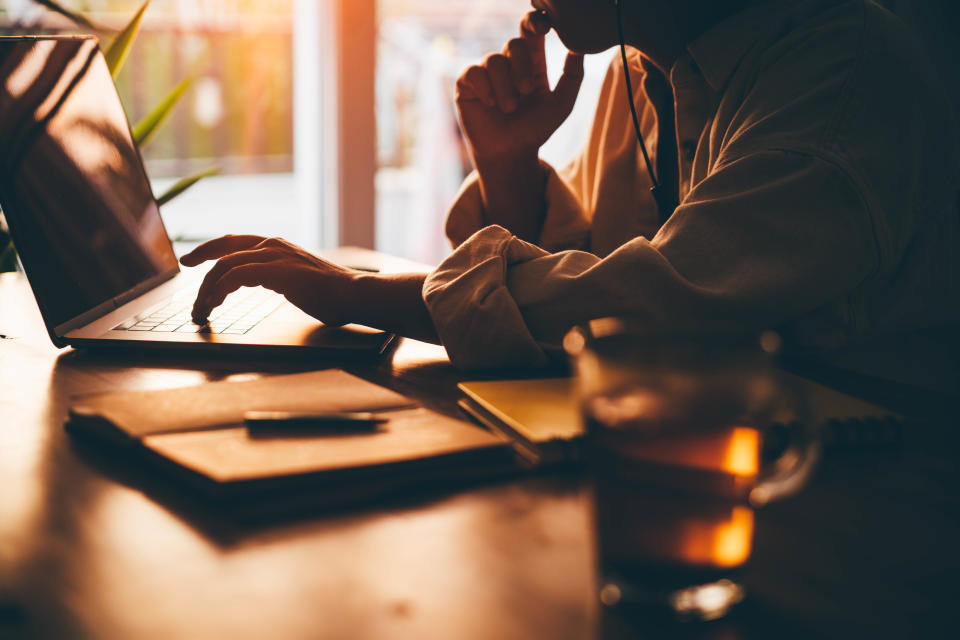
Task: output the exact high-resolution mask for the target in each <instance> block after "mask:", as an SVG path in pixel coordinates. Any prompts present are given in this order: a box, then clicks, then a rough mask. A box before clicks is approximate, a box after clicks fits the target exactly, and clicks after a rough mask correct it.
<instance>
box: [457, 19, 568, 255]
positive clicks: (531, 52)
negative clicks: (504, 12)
mask: <svg viewBox="0 0 960 640" xmlns="http://www.w3.org/2000/svg"><path fill="white" fill-rule="evenodd" d="M549 30H550V24H549V22H548V21H547V20H546V18H545V17H544V16H543V15H541V14H539V13H536V12H531V13H529V14H527V16H526V17H525V18H524V20H523V23H522V24H521V37H519V38H514V39H513V40H510V41H509V42H508V43H507V44H506V45H505V46H504V48H503V51H502V52H501V53H497V54H492V55H490V56H487V58H486V59H485V60H484V61H483V63H482V64H480V65H476V66H472V67H469V68H468V69H467V70H466V71H464V72H463V74H462V75H461V76H460V78H459V79H458V81H457V96H456V102H457V110H458V112H459V115H460V122H461V125H462V129H463V132H464V135H465V137H466V139H467V143H468V146H469V149H470V154H471V157H472V159H473V163H474V166H475V167H476V169H477V173H478V175H479V184H480V192H481V197H482V200H483V212H484V223H485V224H487V225H490V224H497V225H500V226H503V227H505V228H507V229H509V230H510V231H512V232H513V233H515V234H516V235H517V236H519V237H521V238H523V239H525V240H528V241H531V242H536V241H537V238H538V236H539V233H540V229H541V227H542V225H543V218H544V215H545V209H546V207H545V200H544V189H545V185H546V179H547V171H546V169H545V167H544V166H543V165H542V164H541V162H540V160H539V158H538V153H539V150H540V147H541V146H542V145H543V143H545V142H546V141H547V140H548V139H549V138H550V136H551V135H552V134H553V132H554V131H556V130H557V128H558V127H559V126H560V125H561V124H562V123H563V121H564V120H566V118H567V116H568V115H570V111H571V110H572V109H573V105H574V103H575V102H576V98H577V93H578V92H579V90H580V84H581V82H582V80H583V56H582V55H577V54H573V53H571V54H569V55H568V56H567V62H566V64H565V66H564V73H563V76H562V77H561V79H560V81H559V82H558V84H557V86H556V88H555V89H554V90H553V91H551V90H550V86H549V84H548V82H547V67H546V57H545V54H544V36H545V35H546V33H547V32H548V31H549Z"/></svg>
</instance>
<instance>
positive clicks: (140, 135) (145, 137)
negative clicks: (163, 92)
mask: <svg viewBox="0 0 960 640" xmlns="http://www.w3.org/2000/svg"><path fill="white" fill-rule="evenodd" d="M191 84H193V78H187V79H186V80H184V81H182V82H181V83H180V84H178V85H177V86H175V87H174V88H173V90H172V91H171V92H170V93H168V94H167V97H166V98H164V99H163V100H161V101H160V104H158V105H157V106H156V107H154V108H153V111H151V112H150V113H148V114H147V115H146V116H145V117H144V118H143V120H141V121H140V122H138V123H137V126H135V127H134V128H133V139H134V140H136V142H137V146H138V147H141V148H142V147H144V146H146V145H147V144H148V143H149V142H150V140H152V139H153V136H154V134H155V133H156V132H157V130H158V129H159V128H160V126H161V125H162V124H163V123H164V122H166V120H167V118H168V117H170V113H171V112H172V111H173V108H174V107H175V106H177V103H178V102H179V101H180V98H182V97H183V94H184V93H186V91H187V89H189V88H190V85H191Z"/></svg>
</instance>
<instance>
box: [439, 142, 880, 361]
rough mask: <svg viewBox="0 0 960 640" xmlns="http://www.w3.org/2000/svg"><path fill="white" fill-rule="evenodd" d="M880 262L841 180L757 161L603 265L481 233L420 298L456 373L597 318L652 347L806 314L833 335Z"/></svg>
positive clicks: (689, 201) (788, 163)
mask: <svg viewBox="0 0 960 640" xmlns="http://www.w3.org/2000/svg"><path fill="white" fill-rule="evenodd" d="M744 185H748V188H745V187H744ZM877 260H878V257H877V247H876V245H875V241H874V237H873V231H872V223H871V216H870V214H869V212H868V210H867V207H866V205H865V203H864V202H863V201H862V200H861V198H860V195H859V190H858V188H857V187H856V185H855V184H854V183H853V181H852V180H851V178H850V177H849V176H848V175H846V174H845V173H844V172H843V171H841V170H840V169H838V168H837V167H836V166H835V165H833V164H831V163H829V162H826V161H823V160H821V159H818V158H816V157H812V156H809V155H804V154H801V153H792V152H787V151H777V150H768V151H759V152H755V153H752V154H750V155H748V156H744V157H741V158H739V159H737V160H736V161H733V162H730V163H728V164H726V165H725V166H723V167H719V168H718V169H717V170H716V171H715V172H714V174H712V175H711V176H710V177H708V178H707V179H705V180H703V181H702V182H701V183H699V184H698V185H697V186H696V187H695V188H694V190H693V191H692V192H691V193H690V195H689V196H688V197H687V198H686V200H685V202H684V204H682V205H681V206H680V207H679V208H678V209H677V210H676V212H675V213H674V214H673V216H672V217H671V218H670V220H669V221H668V222H667V224H666V225H665V226H664V227H663V229H662V230H661V231H660V233H659V234H658V235H657V236H656V237H655V238H654V239H653V240H648V239H646V238H642V237H638V238H635V239H634V240H632V241H630V242H627V243H626V244H624V245H622V246H621V247H620V248H619V249H617V250H616V251H614V252H613V253H612V254H610V255H609V256H607V257H605V258H603V259H601V258H599V257H598V256H596V255H593V254H590V253H587V252H583V251H562V252H557V253H552V254H551V253H548V252H546V251H544V250H542V249H540V248H539V247H536V246H533V245H531V244H529V243H526V242H523V241H521V240H518V239H517V238H515V237H513V236H512V235H511V234H510V233H509V232H508V231H506V230H505V229H502V228H500V227H488V228H487V229H484V230H482V231H480V232H479V233H477V234H476V235H474V236H473V237H472V238H471V239H470V240H469V241H467V242H465V243H464V244H463V245H461V246H460V247H459V248H458V249H457V250H456V251H455V252H454V253H453V254H452V255H451V256H450V257H449V258H448V259H447V260H446V261H444V263H442V264H441V265H440V266H439V267H438V268H437V270H436V271H434V272H433V273H432V274H431V275H430V276H429V277H428V278H427V280H426V282H425V285H424V299H425V300H426V303H427V307H428V309H429V310H430V313H431V316H432V317H433V319H434V325H435V327H436V330H437V333H438V334H439V337H440V339H441V342H442V343H443V345H444V346H445V347H446V349H447V352H448V354H449V355H450V358H451V360H452V361H453V363H454V364H455V365H456V366H458V367H460V368H463V369H480V368H487V367H505V366H512V367H536V366H541V365H544V364H546V363H547V362H548V355H549V354H550V353H551V352H552V351H553V350H554V349H559V346H560V342H561V340H562V338H563V335H564V333H565V332H566V331H567V330H568V329H570V328H571V327H572V326H574V325H576V324H578V323H582V322H585V321H587V320H590V319H594V318H600V317H606V316H629V317H631V318H633V319H635V320H636V321H637V322H638V323H639V324H641V325H643V326H645V327H647V328H648V329H649V332H650V334H651V335H652V336H655V335H657V334H663V333H671V334H677V333H681V334H683V333H686V334H695V335H716V334H721V333H726V334H730V333H734V334H741V335H745V334H750V333H755V332H759V331H761V330H763V329H768V328H773V327H777V326H780V325H781V324H783V323H785V322H788V321H791V320H794V319H796V318H799V317H801V316H804V315H805V314H809V313H812V312H814V311H815V310H816V311H819V312H820V313H821V314H822V315H821V316H820V319H821V320H822V321H824V324H823V325H820V324H817V325H816V326H812V325H810V326H806V327H805V330H808V331H813V332H815V331H819V330H831V331H841V332H842V331H844V330H845V329H844V327H845V325H844V322H846V320H845V317H846V316H847V314H850V313H855V310H852V309H849V308H847V307H846V306H845V305H848V304H850V300H849V298H848V296H847V294H848V293H849V292H850V291H852V290H853V289H854V288H855V287H856V286H857V285H858V284H859V283H860V282H861V281H862V280H863V279H864V278H866V277H868V276H869V275H870V274H871V273H872V272H873V271H874V270H875V269H876V265H877ZM831 305H832V306H831ZM820 337H823V336H820ZM831 337H835V336H831Z"/></svg>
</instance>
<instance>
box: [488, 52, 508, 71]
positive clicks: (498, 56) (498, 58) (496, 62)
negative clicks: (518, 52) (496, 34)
mask: <svg viewBox="0 0 960 640" xmlns="http://www.w3.org/2000/svg"><path fill="white" fill-rule="evenodd" d="M483 64H484V66H486V67H487V68H502V67H503V66H504V65H506V64H507V57H506V56H505V55H503V54H502V53H491V54H490V55H488V56H487V57H486V58H484V60H483Z"/></svg>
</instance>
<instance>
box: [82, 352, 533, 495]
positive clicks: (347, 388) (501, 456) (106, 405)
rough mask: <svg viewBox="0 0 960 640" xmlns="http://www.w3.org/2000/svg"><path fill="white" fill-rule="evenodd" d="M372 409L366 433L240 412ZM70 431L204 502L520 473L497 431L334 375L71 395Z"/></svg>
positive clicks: (365, 491) (373, 490)
mask: <svg viewBox="0 0 960 640" xmlns="http://www.w3.org/2000/svg"><path fill="white" fill-rule="evenodd" d="M263 410H270V411H298V412H343V411H364V412H374V413H375V414H376V415H377V416H378V417H380V418H385V419H386V421H385V422H384V423H383V424H380V425H378V427H377V428H376V429H375V430H373V431H369V432H360V433H343V432H338V433H324V432H322V431H311V430H307V431H305V432H299V433H292V434H291V433H289V432H288V433H285V434H276V435H271V434H267V435H264V434H258V433H252V432H250V431H248V429H247V428H246V427H245V426H244V424H243V416H244V413H245V412H247V411H263ZM66 428H67V430H68V431H69V432H70V433H72V434H74V435H83V436H88V437H92V438H96V439H98V440H106V441H110V442H113V443H117V444H120V445H127V446H130V447H133V448H135V449H138V450H140V451H142V452H144V453H145V454H146V455H147V456H148V457H149V458H150V459H152V460H153V461H155V462H157V463H159V464H160V465H161V466H162V467H163V468H165V469H166V470H168V471H170V472H173V473H175V474H177V475H179V476H180V477H182V478H184V479H186V480H188V481H190V482H191V484H192V485H194V486H196V487H197V488H198V489H200V490H201V491H203V492H204V493H205V494H206V495H208V496H211V497H230V496H244V495H249V494H250V493H251V492H254V493H258V492H263V491H269V490H270V489H272V488H291V487H294V486H302V485H304V484H305V483H308V484H310V486H311V487H315V488H318V489H326V490H328V492H329V493H330V494H331V495H330V497H331V501H333V502H343V501H347V500H350V499H351V496H353V495H357V494H362V495H371V494H379V493H384V492H389V491H391V490H395V489H397V488H399V487H403V486H408V485H411V484H421V483H424V482H430V481H434V482H438V481H440V480H445V479H450V478H454V477H474V476H485V475H489V474H490V473H492V472H496V471H505V470H513V469H515V468H516V464H515V456H514V454H513V452H512V450H511V448H510V446H509V444H508V443H506V442H505V441H504V440H503V439H502V438H500V437H498V436H496V435H494V434H491V433H489V432H488V431H485V430H483V429H481V428H479V427H477V426H475V425H473V424H471V423H469V422H465V421H461V420H456V419H453V418H449V417H446V416H443V415H440V414H438V413H435V412H433V411H430V410H428V409H426V408H424V407H421V406H418V405H417V404H416V403H414V402H413V401H411V400H410V399H409V398H406V397H404V396H402V395H400V394H397V393H394V392H393V391H390V390H388V389H385V388H383V387H379V386H377V385H375V384H372V383H370V382H367V381H365V380H362V379H360V378H357V377H355V376H352V375H350V374H348V373H346V372H344V371H340V370H327V371H317V372H310V373H300V374H292V375H280V376H268V377H263V378H259V379H256V380H252V381H242V382H233V381H223V382H213V383H208V384H204V385H199V386H194V387H187V388H181V389H170V390H161V391H134V392H118V393H108V394H99V395H93V396H81V397H78V398H75V399H74V405H73V407H72V409H71V410H70V414H69V418H68V421H67V423H66Z"/></svg>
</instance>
